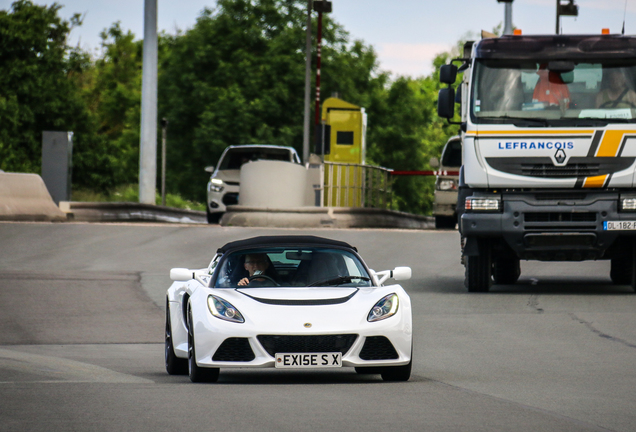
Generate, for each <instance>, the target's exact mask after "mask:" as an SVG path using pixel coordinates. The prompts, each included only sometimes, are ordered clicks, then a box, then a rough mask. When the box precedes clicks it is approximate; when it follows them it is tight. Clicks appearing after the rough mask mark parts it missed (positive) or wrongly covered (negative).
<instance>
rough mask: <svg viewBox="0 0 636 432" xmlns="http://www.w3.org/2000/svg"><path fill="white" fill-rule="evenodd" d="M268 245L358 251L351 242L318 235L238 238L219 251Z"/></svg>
mask: <svg viewBox="0 0 636 432" xmlns="http://www.w3.org/2000/svg"><path fill="white" fill-rule="evenodd" d="M267 246H293V247H296V246H299V247H302V246H313V247H315V246H326V247H337V248H342V249H352V250H354V251H356V252H357V251H358V250H357V249H356V248H355V247H354V246H351V245H350V244H349V243H345V242H342V241H339V240H332V239H328V238H324V237H316V236H292V235H288V236H260V237H252V238H248V239H244V240H237V241H233V242H230V243H226V244H225V245H223V246H221V247H220V248H219V249H218V250H217V252H218V253H226V252H229V251H231V250H237V249H250V248H254V247H267Z"/></svg>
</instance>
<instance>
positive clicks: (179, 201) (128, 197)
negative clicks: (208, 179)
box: [72, 185, 205, 211]
mask: <svg viewBox="0 0 636 432" xmlns="http://www.w3.org/2000/svg"><path fill="white" fill-rule="evenodd" d="M72 199H73V201H76V202H139V186H138V185H123V186H119V187H117V188H115V189H113V190H112V191H109V192H108V193H106V194H104V193H99V192H95V191H92V190H86V189H77V190H74V191H73V196H72ZM155 204H157V205H161V195H159V194H158V193H157V194H155ZM166 206H167V207H173V208H179V209H184V210H200V211H205V204H203V203H200V202H196V201H190V200H187V199H185V198H182V197H181V195H175V194H170V193H168V194H166Z"/></svg>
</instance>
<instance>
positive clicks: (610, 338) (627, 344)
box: [568, 313, 636, 348]
mask: <svg viewBox="0 0 636 432" xmlns="http://www.w3.org/2000/svg"><path fill="white" fill-rule="evenodd" d="M568 315H570V317H571V318H572V319H573V320H574V321H577V322H578V323H580V324H583V325H584V326H585V327H587V328H588V329H589V330H590V331H591V332H592V333H594V334H596V335H598V336H600V337H602V338H604V339H608V340H611V341H613V342H618V343H620V344H622V345H625V346H627V347H630V348H636V345H635V344H633V343H630V342H628V341H626V340H625V339H621V338H617V337H614V336H612V335H608V334H607V333H603V332H602V331H600V330H599V329H597V328H595V327H594V325H593V324H592V323H591V322H589V321H585V320H584V319H582V318H579V317H577V316H576V315H575V314H573V313H570V314H568Z"/></svg>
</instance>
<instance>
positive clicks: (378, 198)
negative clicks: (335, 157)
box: [324, 162, 393, 209]
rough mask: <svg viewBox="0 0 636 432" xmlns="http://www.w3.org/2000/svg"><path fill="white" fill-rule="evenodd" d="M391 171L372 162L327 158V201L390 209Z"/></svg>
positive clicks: (325, 197)
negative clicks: (365, 163)
mask: <svg viewBox="0 0 636 432" xmlns="http://www.w3.org/2000/svg"><path fill="white" fill-rule="evenodd" d="M392 171H393V170H391V169H388V168H383V167H378V166H372V165H361V164H347V163H339V162H325V179H324V205H325V206H327V207H371V208H380V209H391V208H392V201H393V200H392V197H393V192H392V180H391V172H392Z"/></svg>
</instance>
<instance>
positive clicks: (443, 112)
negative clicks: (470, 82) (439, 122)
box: [437, 87, 455, 119]
mask: <svg viewBox="0 0 636 432" xmlns="http://www.w3.org/2000/svg"><path fill="white" fill-rule="evenodd" d="M437 115H438V116H440V117H442V118H447V119H452V118H453V117H455V90H454V89H453V88H452V87H448V88H443V89H440V91H439V94H438V97H437Z"/></svg>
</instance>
